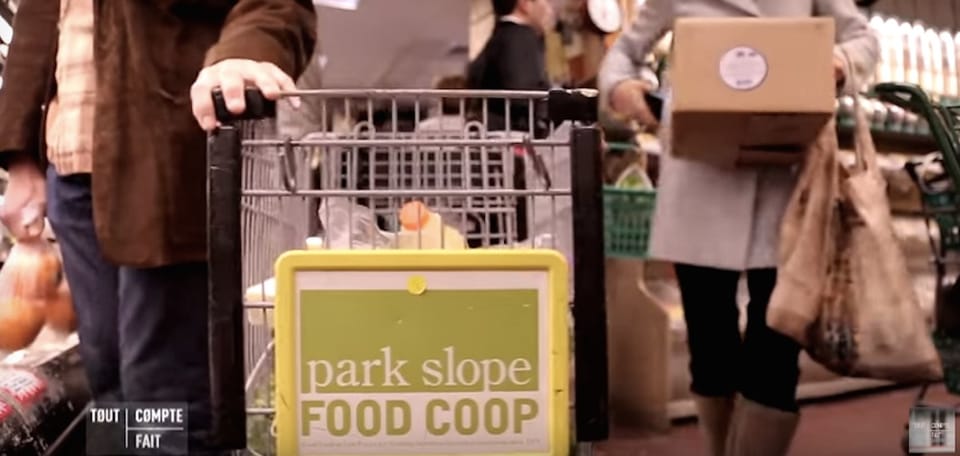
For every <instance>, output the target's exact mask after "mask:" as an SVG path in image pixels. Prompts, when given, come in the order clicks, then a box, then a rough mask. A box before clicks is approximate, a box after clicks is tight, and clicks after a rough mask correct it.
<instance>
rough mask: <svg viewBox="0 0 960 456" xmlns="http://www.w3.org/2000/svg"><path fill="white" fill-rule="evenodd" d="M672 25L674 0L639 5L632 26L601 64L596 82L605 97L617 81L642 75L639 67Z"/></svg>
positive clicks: (605, 97)
mask: <svg viewBox="0 0 960 456" xmlns="http://www.w3.org/2000/svg"><path fill="white" fill-rule="evenodd" d="M672 26H673V0H647V2H646V3H644V4H643V6H641V7H639V8H638V9H637V17H636V18H635V19H634V21H633V23H632V24H631V25H630V29H628V30H627V31H626V32H624V33H623V34H621V35H620V37H619V38H617V41H616V42H614V43H613V46H611V47H610V50H609V51H607V55H606V56H605V57H604V59H603V63H601V65H600V71H599V74H598V75H597V86H598V88H599V89H600V95H601V98H602V99H608V97H609V94H610V92H612V91H613V89H614V88H615V87H616V86H617V84H619V83H621V82H623V81H625V80H627V79H632V78H637V77H638V76H640V74H639V72H638V68H642V66H643V65H644V59H645V58H646V56H647V54H648V53H650V50H651V49H653V46H654V45H656V43H657V41H659V40H660V38H662V37H663V36H664V35H665V34H666V33H667V31H669V30H670V28H671V27H672ZM640 71H642V70H640Z"/></svg>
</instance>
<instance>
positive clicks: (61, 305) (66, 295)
mask: <svg viewBox="0 0 960 456" xmlns="http://www.w3.org/2000/svg"><path fill="white" fill-rule="evenodd" d="M44 310H45V314H46V320H47V325H48V326H50V328H51V329H53V330H55V331H58V332H63V333H70V332H73V331H75V330H76V329H77V314H76V312H75V311H74V309H73V298H72V297H71V296H70V287H69V286H68V285H67V281H66V280H62V281H61V282H60V286H59V287H57V294H56V295H54V297H53V298H52V299H49V300H47V302H46V306H45V308H44Z"/></svg>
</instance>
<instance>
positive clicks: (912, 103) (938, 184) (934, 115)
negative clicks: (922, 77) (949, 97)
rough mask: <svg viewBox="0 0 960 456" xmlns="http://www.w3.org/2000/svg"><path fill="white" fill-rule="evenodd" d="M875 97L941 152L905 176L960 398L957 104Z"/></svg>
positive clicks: (944, 355)
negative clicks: (924, 126)
mask: <svg viewBox="0 0 960 456" xmlns="http://www.w3.org/2000/svg"><path fill="white" fill-rule="evenodd" d="M874 92H875V93H876V94H877V95H878V96H879V98H880V99H881V100H883V101H886V102H889V103H892V104H895V105H897V106H899V107H901V108H903V109H905V110H907V111H908V112H913V113H916V114H918V115H920V116H921V118H923V119H925V120H926V121H927V123H928V124H929V127H930V133H931V135H932V136H933V138H934V140H935V141H936V143H937V146H938V147H939V149H940V151H939V153H938V154H936V155H935V156H934V157H933V159H932V160H911V161H909V162H908V163H907V164H906V171H907V173H908V174H909V176H910V178H911V179H912V180H913V181H914V183H915V184H916V185H917V188H918V189H919V190H920V195H921V204H922V208H923V216H924V221H925V223H926V224H927V234H928V236H929V240H930V249H931V251H932V253H933V263H934V266H935V270H936V291H935V298H934V301H935V302H934V312H935V318H934V323H935V324H934V331H933V341H934V344H935V345H936V347H937V350H938V352H939V354H940V358H941V361H942V363H943V372H944V383H945V385H946V388H947V391H949V392H950V393H951V394H954V395H960V319H958V316H960V313H958V312H960V301H957V297H960V295H956V292H957V291H958V290H960V282H957V281H956V279H954V281H953V284H950V283H949V282H948V281H947V274H948V273H949V272H951V271H950V267H951V266H956V265H960V136H958V135H960V118H958V117H957V116H958V115H960V103H957V102H955V101H941V102H940V103H934V102H933V101H932V100H931V99H930V97H928V96H927V94H926V92H925V91H924V90H923V89H922V88H921V87H919V86H916V85H913V84H903V83H882V84H878V85H876V87H875V88H874ZM931 222H932V223H931ZM933 225H935V226H936V229H935V230H934V226H933ZM951 294H953V296H951ZM929 386H930V385H929V384H928V385H924V386H923V387H921V389H920V392H919V393H918V395H917V397H916V400H915V404H916V405H922V404H923V402H924V400H925V397H926V394H927V390H928V388H929ZM907 426H908V427H909V423H908V425H907ZM908 431H909V429H908ZM908 443H909V442H908V435H907V433H905V435H904V437H903V450H904V452H908V451H909V448H908Z"/></svg>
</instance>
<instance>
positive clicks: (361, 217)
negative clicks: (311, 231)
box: [318, 198, 396, 249]
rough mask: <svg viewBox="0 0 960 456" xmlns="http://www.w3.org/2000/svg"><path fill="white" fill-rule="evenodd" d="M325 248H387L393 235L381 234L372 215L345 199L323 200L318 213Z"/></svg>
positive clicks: (369, 211) (390, 246) (368, 210)
mask: <svg viewBox="0 0 960 456" xmlns="http://www.w3.org/2000/svg"><path fill="white" fill-rule="evenodd" d="M318 213H319V215H320V224H321V225H322V226H323V230H324V236H323V240H324V247H326V248H328V249H371V248H378V249H389V248H392V247H393V246H394V245H396V244H395V239H394V238H395V237H396V235H395V234H393V233H388V232H384V231H381V230H380V229H379V228H378V227H377V220H376V216H375V215H374V213H373V211H372V210H371V209H370V208H368V207H363V206H361V205H359V204H356V203H353V202H351V201H350V200H349V199H348V198H326V199H324V200H323V202H322V203H321V204H320V209H319V211H318Z"/></svg>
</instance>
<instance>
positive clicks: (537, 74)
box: [467, 0, 556, 136]
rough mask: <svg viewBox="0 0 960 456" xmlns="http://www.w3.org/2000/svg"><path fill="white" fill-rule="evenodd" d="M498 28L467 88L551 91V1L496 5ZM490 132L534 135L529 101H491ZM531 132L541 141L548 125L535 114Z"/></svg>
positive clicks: (498, 1) (504, 0)
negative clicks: (548, 36)
mask: <svg viewBox="0 0 960 456" xmlns="http://www.w3.org/2000/svg"><path fill="white" fill-rule="evenodd" d="M492 2H493V12H494V14H495V15H496V16H497V23H496V25H495V26H494V28H493V33H492V34H491V35H490V39H489V40H488V41H487V44H486V46H485V47H484V49H483V51H481V52H480V55H478V56H477V58H476V59H474V61H473V62H471V63H470V66H469V68H468V70H467V86H468V88H470V89H474V90H548V89H550V81H549V78H548V77H547V70H546V60H545V51H544V40H543V34H544V33H545V32H546V31H547V30H550V29H552V28H553V27H554V24H555V21H556V19H555V15H554V11H553V5H552V4H551V2H550V0H492ZM487 111H488V115H489V118H488V122H489V123H488V129H490V130H506V129H509V130H515V131H530V129H531V126H530V110H529V106H528V105H527V102H526V101H525V100H522V101H521V100H518V101H516V102H514V103H512V104H511V106H510V126H509V127H510V128H506V127H507V125H506V124H507V122H506V111H507V110H506V103H505V102H504V101H503V100H499V99H492V100H490V102H489V103H488V106H487ZM537 113H538V114H537V115H535V121H536V122H537V125H534V128H533V130H534V131H535V132H536V133H537V134H538V136H542V135H543V134H544V133H545V132H544V130H545V127H546V124H545V122H544V121H543V120H542V116H541V115H540V113H541V111H540V110H537Z"/></svg>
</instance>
